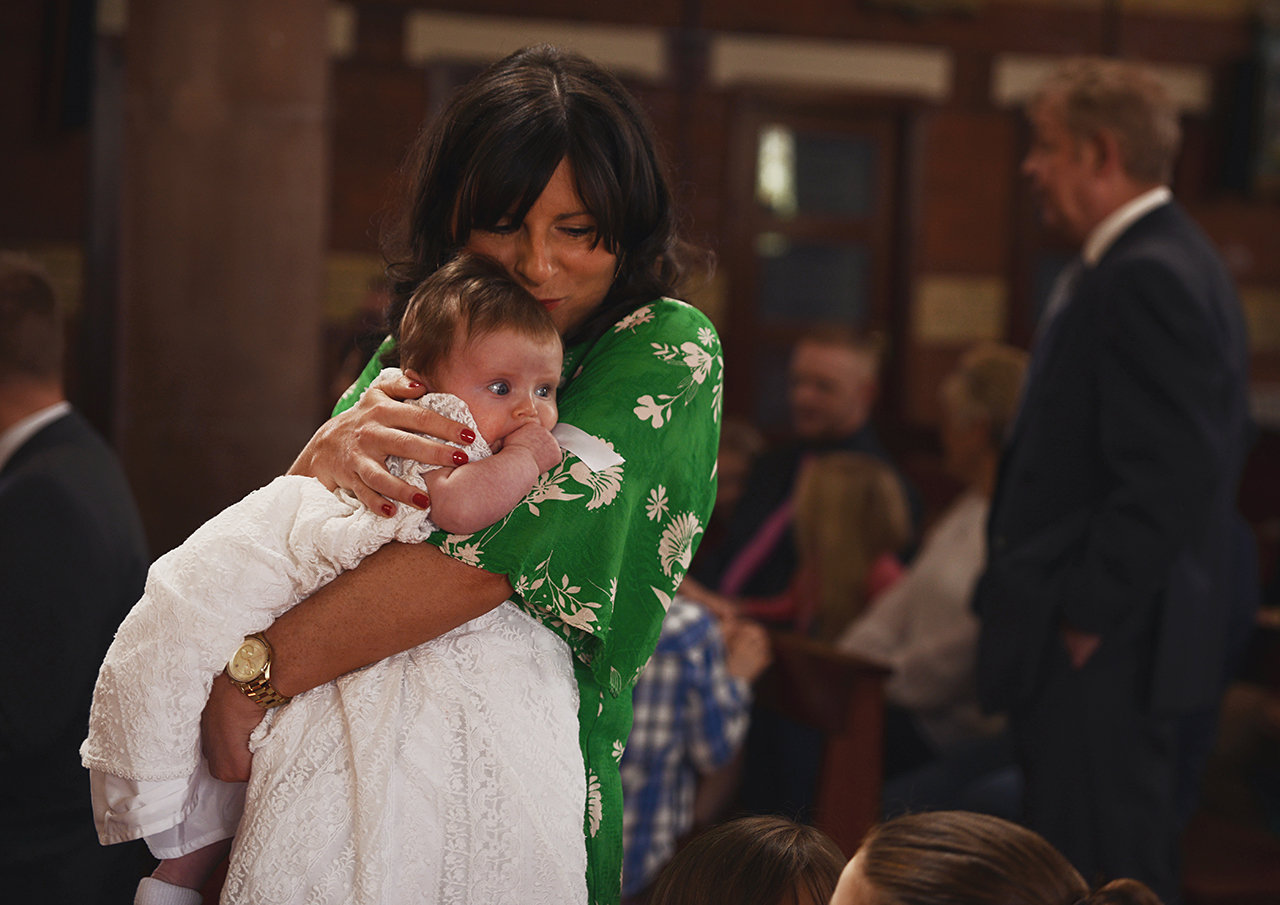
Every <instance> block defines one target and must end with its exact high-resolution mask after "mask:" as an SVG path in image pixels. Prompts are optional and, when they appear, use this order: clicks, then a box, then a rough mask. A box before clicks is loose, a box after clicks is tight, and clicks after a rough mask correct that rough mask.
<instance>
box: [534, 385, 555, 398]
mask: <svg viewBox="0 0 1280 905" xmlns="http://www.w3.org/2000/svg"><path fill="white" fill-rule="evenodd" d="M534 392H536V393H537V394H538V395H539V396H541V397H542V398H543V399H547V398H550V396H551V394H552V393H553V392H555V388H554V387H552V386H550V385H549V384H548V385H547V386H540V387H538V388H537V389H536V390H535V391H534Z"/></svg>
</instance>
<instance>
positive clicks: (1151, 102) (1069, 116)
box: [1031, 57, 1182, 183]
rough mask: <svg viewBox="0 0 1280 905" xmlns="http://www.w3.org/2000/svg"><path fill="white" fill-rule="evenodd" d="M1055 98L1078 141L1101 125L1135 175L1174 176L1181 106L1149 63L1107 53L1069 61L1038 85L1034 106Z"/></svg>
mask: <svg viewBox="0 0 1280 905" xmlns="http://www.w3.org/2000/svg"><path fill="white" fill-rule="evenodd" d="M1055 100H1056V101H1060V102H1061V103H1062V113H1063V120H1064V122H1065V123H1066V126H1067V129H1068V131H1070V132H1071V134H1072V135H1074V136H1075V137H1076V139H1077V140H1080V141H1083V140H1087V139H1089V138H1092V137H1093V136H1094V135H1096V134H1097V133H1098V132H1099V131H1100V130H1102V129H1106V130H1107V131H1109V132H1111V133H1112V134H1113V135H1115V137H1116V141H1117V142H1118V143H1119V145H1120V156H1121V158H1122V159H1123V161H1124V169H1125V172H1126V173H1128V174H1129V175H1130V176H1132V177H1133V178H1134V179H1138V180H1141V181H1143V182H1158V183H1165V182H1168V181H1169V179H1170V178H1171V177H1172V175H1173V164H1174V161H1175V160H1176V158H1177V156H1178V146H1179V145H1180V144H1181V142H1182V128H1181V125H1180V124H1179V122H1178V108H1177V106H1176V105H1175V104H1174V102H1173V100H1172V98H1170V97H1169V92H1168V91H1167V90H1166V89H1165V87H1164V85H1163V84H1162V83H1161V82H1160V80H1159V79H1158V78H1156V76H1155V75H1154V74H1153V73H1152V72H1151V70H1150V69H1148V68H1147V67H1145V66H1142V65H1140V64H1138V63H1133V62H1128V61H1125V60H1112V59H1106V58H1103V57H1076V58H1073V59H1070V60H1067V61H1066V62H1064V63H1063V64H1062V65H1061V66H1060V67H1058V69H1057V70H1056V71H1055V72H1054V73H1053V74H1052V75H1051V76H1049V78H1048V79H1047V80H1046V81H1045V82H1044V84H1043V85H1041V86H1040V88H1039V90H1038V91H1037V92H1036V94H1035V96H1034V97H1033V98H1032V101H1031V106H1032V107H1038V106H1040V105H1041V104H1044V103H1046V102H1052V101H1055Z"/></svg>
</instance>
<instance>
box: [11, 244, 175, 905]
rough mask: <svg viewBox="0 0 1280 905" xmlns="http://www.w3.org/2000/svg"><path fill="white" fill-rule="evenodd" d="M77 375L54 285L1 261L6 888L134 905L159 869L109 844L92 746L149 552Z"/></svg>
mask: <svg viewBox="0 0 1280 905" xmlns="http://www.w3.org/2000/svg"><path fill="white" fill-rule="evenodd" d="M61 371H62V339H61V324H60V322H59V318H58V315H57V309H56V306H55V301H54V296H53V291H52V289H51V287H50V284H49V282H48V280H47V278H46V277H45V276H44V274H43V272H42V271H41V270H40V269H39V268H38V267H37V266H36V265H34V264H33V263H32V262H30V261H28V260H26V259H25V258H21V257H18V256H15V255H7V254H0V576H2V577H0V615H2V616H3V619H4V627H5V631H6V639H7V640H6V644H5V666H6V670H5V671H6V674H7V676H8V680H7V681H6V682H5V683H4V690H3V692H0V776H3V777H4V779H3V791H0V890H3V891H4V896H5V897H6V899H8V900H9V901H14V902H17V901H24V902H28V901H29V902H57V903H73V902H74V903H91V902H92V903H108V902H110V903H116V902H119V903H125V902H132V901H133V894H134V890H135V888H136V886H137V883H138V880H139V878H140V877H141V876H143V875H144V874H145V872H146V871H148V870H149V867H150V866H149V865H147V864H146V863H145V862H146V858H147V853H146V849H145V846H142V845H141V843H127V844H125V845H122V846H111V847H110V848H105V847H103V846H101V845H99V844H98V839H97V833H96V831H95V829H94V824H93V811H92V808H91V806H90V799H89V773H88V771H87V770H85V769H84V768H83V767H81V766H80V754H79V748H80V743H81V742H82V741H83V740H84V738H85V735H86V734H87V732H88V723H89V702H90V700H91V699H92V695H93V685H94V680H95V679H96V678H97V675H98V667H99V665H100V664H101V663H102V658H103V656H104V655H105V654H106V651H107V647H108V646H109V645H110V643H111V639H112V637H113V635H114V634H115V630H116V627H117V626H118V625H119V624H120V621H121V620H122V619H123V618H124V616H125V614H126V613H127V612H128V611H129V608H130V607H131V606H132V605H133V604H134V603H135V602H136V601H137V599H138V598H139V597H140V596H141V595H142V588H143V583H144V581H145V579H146V574H147V563H148V557H147V550H146V543H145V541H144V538H143V533H142V524H141V520H140V519H139V517H138V512H137V509H136V507H135V506H134V501H133V497H132V495H131V494H130V492H129V487H128V484H127V483H126V481H125V477H124V474H123V472H122V471H121V469H120V465H119V463H118V462H117V460H116V457H115V456H114V454H113V453H112V452H111V450H110V449H109V448H108V447H107V445H106V443H104V442H103V440H102V438H101V437H100V436H98V434H97V433H96V432H95V431H94V430H93V429H92V428H91V427H90V426H89V424H88V422H86V421H85V420H84V418H82V417H81V416H80V415H79V414H78V413H76V411H75V410H74V409H72V408H71V406H70V405H69V404H68V403H67V402H66V400H65V399H64V397H63V391H62V379H61ZM152 863H154V862H152Z"/></svg>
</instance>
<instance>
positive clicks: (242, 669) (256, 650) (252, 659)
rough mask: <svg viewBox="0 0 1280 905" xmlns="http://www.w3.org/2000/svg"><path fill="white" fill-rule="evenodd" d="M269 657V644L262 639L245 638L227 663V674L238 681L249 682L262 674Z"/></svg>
mask: <svg viewBox="0 0 1280 905" xmlns="http://www.w3.org/2000/svg"><path fill="white" fill-rule="evenodd" d="M268 658H269V653H268V650H267V646H266V645H265V644H263V643H262V640H261V639H259V638H245V639H244V643H243V644H241V645H240V649H239V650H238V651H236V653H235V656H234V657H232V658H231V662H230V663H228V664H227V675H229V676H231V678H232V679H234V680H235V681H237V682H249V681H251V680H253V679H256V678H257V677H258V676H260V675H261V674H262V670H263V669H265V668H266V665H267V660H268Z"/></svg>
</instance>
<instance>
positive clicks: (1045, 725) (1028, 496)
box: [974, 60, 1250, 903]
mask: <svg viewBox="0 0 1280 905" xmlns="http://www.w3.org/2000/svg"><path fill="white" fill-rule="evenodd" d="M1028 116H1029V119H1030V122H1031V126H1032V129H1033V133H1034V134H1033V142H1032V146H1031V149H1030V151H1029V153H1028V154H1027V157H1026V160H1025V161H1024V163H1023V171H1024V173H1025V174H1026V175H1027V176H1028V177H1030V179H1031V182H1032V185H1033V187H1034V189H1035V192H1036V194H1037V195H1038V198H1039V201H1040V203H1041V206H1042V209H1043V214H1044V217H1045V219H1046V221H1047V222H1048V223H1049V224H1050V225H1051V226H1053V227H1055V228H1057V229H1058V230H1060V231H1062V232H1063V233H1065V234H1066V235H1067V236H1069V237H1070V238H1071V239H1072V240H1073V241H1075V242H1079V243H1080V244H1081V248H1082V252H1081V256H1080V258H1079V259H1077V261H1076V262H1073V264H1072V265H1069V267H1068V270H1067V274H1066V276H1064V278H1062V279H1061V280H1060V286H1059V287H1056V290H1057V291H1055V294H1054V297H1053V298H1051V299H1050V303H1049V306H1048V309H1047V310H1046V314H1045V316H1044V319H1043V320H1042V324H1041V332H1040V336H1039V338H1038V340H1037V343H1036V346H1035V348H1034V350H1033V357H1032V362H1031V365H1030V370H1029V373H1028V383H1027V387H1026V392H1025V395H1024V398H1023V402H1022V407H1021V411H1020V414H1019V416H1018V418H1017V421H1016V423H1015V426H1014V430H1013V433H1012V435H1011V437H1010V439H1009V443H1008V445H1007V447H1006V449H1005V451H1004V455H1003V459H1002V462H1001V467H1000V475H999V479H998V486H997V489H996V495H995V499H994V501H993V504H992V510H991V516H990V522H989V526H988V530H989V538H988V541H989V555H988V565H987V570H986V572H985V574H984V575H983V577H982V579H981V581H980V583H979V586H978V590H977V592H976V594H975V601H974V606H975V609H976V611H977V613H978V615H979V617H980V619H981V622H982V631H981V636H980V640H979V651H978V665H977V676H978V683H979V689H980V693H981V696H982V698H983V701H984V704H985V705H986V706H987V707H988V708H989V709H992V710H998V709H1005V710H1008V711H1009V712H1010V714H1011V717H1012V726H1013V731H1014V734H1015V738H1016V742H1017V746H1018V753H1019V759H1020V761H1021V764H1022V766H1023V769H1024V770H1025V773H1026V793H1025V802H1024V804H1025V820H1026V822H1027V824H1028V826H1030V827H1032V828H1033V829H1035V830H1037V831H1039V832H1040V833H1041V834H1043V835H1044V836H1045V837H1046V838H1048V839H1049V841H1050V842H1052V843H1054V844H1055V845H1057V846H1058V847H1059V848H1060V849H1061V850H1062V851H1063V852H1064V854H1066V855H1067V856H1068V857H1069V858H1070V859H1071V860H1072V861H1073V862H1074V863H1075V865H1076V866H1077V867H1078V868H1079V869H1080V870H1081V872H1082V873H1083V874H1084V875H1085V877H1086V879H1089V880H1093V879H1095V878H1097V877H1098V876H1099V875H1104V876H1107V877H1112V878H1114V877H1120V876H1130V877H1135V878H1137V879H1140V880H1143V881H1145V882H1146V883H1148V884H1149V885H1151V886H1152V887H1153V888H1154V889H1155V890H1156V891H1157V892H1158V893H1159V894H1160V895H1161V896H1162V897H1163V898H1164V900H1165V902H1166V903H1171V902H1176V901H1177V900H1178V898H1179V895H1180V893H1179V884H1178V862H1177V850H1178V838H1179V835H1180V828H1181V824H1182V821H1183V819H1184V817H1185V814H1183V813H1181V809H1180V807H1179V800H1178V796H1179V794H1180V791H1181V790H1182V789H1183V788H1184V787H1185V785H1186V777H1185V776H1184V775H1183V774H1184V772H1185V770H1187V769H1195V766H1194V765H1193V766H1191V767H1188V766H1186V764H1185V762H1186V761H1192V762H1195V764H1196V765H1198V763H1199V761H1200V759H1199V758H1198V757H1196V756H1190V757H1188V756H1187V755H1188V752H1187V750H1186V746H1187V743H1188V733H1187V732H1186V731H1185V730H1186V727H1187V726H1188V725H1189V721H1190V720H1191V719H1192V718H1193V717H1198V716H1199V715H1202V714H1204V713H1205V712H1206V711H1210V712H1211V711H1212V710H1213V709H1214V708H1216V707H1217V704H1218V701H1219V699H1220V697H1221V694H1222V691H1223V686H1224V676H1225V667H1226V664H1225V662H1224V661H1225V660H1226V657H1227V654H1226V651H1227V649H1228V646H1229V642H1230V639H1229V635H1230V633H1231V630H1232V628H1233V627H1234V625H1236V624H1238V622H1239V618H1238V609H1235V608H1234V603H1233V600H1232V599H1231V598H1232V595H1233V588H1232V585H1233V581H1234V580H1236V577H1235V576H1233V574H1232V569H1231V562H1232V559H1233V556H1234V555H1236V553H1237V551H1236V549H1235V547H1236V545H1238V544H1239V542H1240V540H1241V538H1242V532H1241V528H1240V526H1241V520H1240V517H1239V515H1238V513H1237V511H1236V507H1235V499H1236V492H1237V485H1238V482H1239V476H1240V472H1241V468H1242V464H1243V461H1244V456H1245V453H1246V448H1247V445H1248V438H1249V430H1250V428H1249V422H1248V415H1247V410H1246V379H1247V373H1246V372H1247V350H1246V342H1245V331H1244V325H1243V319H1242V315H1241V310H1240V304H1239V300H1238V298H1237V296H1236V292H1235V290H1234V288H1233V286H1232V284H1231V280H1230V278H1229V277H1228V274H1227V271H1226V269H1225V267H1224V266H1223V263H1222V261H1221V259H1220V257H1219V255H1218V254H1217V252H1216V251H1215V250H1214V248H1213V246H1212V245H1211V244H1210V242H1209V240H1208V238H1207V237H1206V236H1205V235H1204V234H1203V233H1202V232H1201V231H1200V229H1199V228H1198V227H1197V226H1196V225H1195V224H1194V223H1193V222H1192V221H1191V219H1190V218H1189V217H1188V216H1187V214H1186V213H1185V212H1184V211H1183V209H1182V208H1181V207H1180V206H1179V205H1178V204H1177V203H1176V202H1174V201H1173V200H1172V198H1171V196H1170V193H1169V190H1168V188H1166V183H1167V182H1168V180H1169V177H1170V174H1171V172H1172V165H1173V161H1174V157H1175V154H1176V151H1177V145H1178V141H1179V130H1178V119H1177V111H1176V109H1175V108H1174V106H1173V104H1172V103H1171V102H1170V100H1169V99H1168V97H1167V95H1166V94H1165V92H1164V90H1163V89H1162V87H1161V86H1160V84H1159V83H1158V82H1157V81H1156V80H1155V79H1154V78H1153V77H1152V76H1151V75H1150V74H1149V73H1148V72H1146V71H1145V70H1143V69H1142V68H1140V67H1137V66H1134V65H1129V64H1125V63H1121V62H1118V61H1114V60H1110V61H1104V60H1076V61H1072V62H1070V63H1068V64H1065V65H1064V66H1063V67H1062V68H1061V69H1060V70H1059V71H1058V72H1057V73H1055V74H1054V75H1053V76H1052V77H1051V78H1050V79H1049V80H1048V82H1047V83H1046V84H1045V85H1044V86H1043V87H1042V88H1041V90H1040V91H1039V93H1038V94H1037V95H1036V96H1035V98H1034V99H1033V100H1032V102H1031V103H1030V105H1029V107H1028ZM1233 619H1234V622H1233ZM1195 753H1196V752H1194V751H1193V752H1190V754H1192V755H1194V754H1195Z"/></svg>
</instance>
